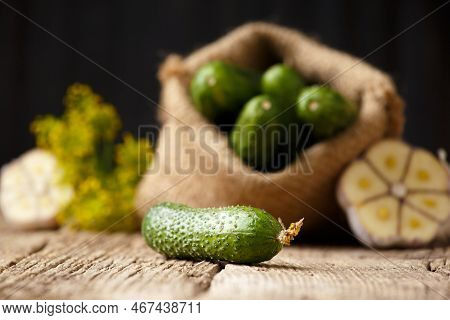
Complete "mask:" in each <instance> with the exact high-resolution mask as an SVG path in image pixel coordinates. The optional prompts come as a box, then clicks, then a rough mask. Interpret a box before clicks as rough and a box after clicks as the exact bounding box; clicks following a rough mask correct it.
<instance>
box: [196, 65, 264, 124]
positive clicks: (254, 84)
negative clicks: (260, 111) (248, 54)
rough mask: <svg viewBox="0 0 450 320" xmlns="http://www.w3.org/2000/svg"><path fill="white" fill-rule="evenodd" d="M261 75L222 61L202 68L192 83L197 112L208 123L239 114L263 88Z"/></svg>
mask: <svg viewBox="0 0 450 320" xmlns="http://www.w3.org/2000/svg"><path fill="white" fill-rule="evenodd" d="M260 81H261V77H260V75H259V74H258V73H256V72H253V71H250V70H244V69H241V68H238V67H236V66H233V65H230V64H227V63H224V62H222V61H212V62H210V63H207V64H205V65H204V66H202V67H201V68H200V69H199V70H198V71H197V72H196V74H195V75H194V77H193V78H192V80H191V84H190V91H191V97H192V100H193V101H194V104H195V107H196V108H197V110H198V111H199V112H200V113H202V114H203V115H204V116H205V117H206V118H208V119H209V120H217V119H218V118H219V117H222V116H226V117H229V116H230V115H233V114H237V112H238V110H239V109H240V108H241V107H242V105H243V104H244V103H245V102H246V101H247V100H249V99H250V98H251V97H253V96H254V95H256V94H258V92H260V89H261V85H260Z"/></svg>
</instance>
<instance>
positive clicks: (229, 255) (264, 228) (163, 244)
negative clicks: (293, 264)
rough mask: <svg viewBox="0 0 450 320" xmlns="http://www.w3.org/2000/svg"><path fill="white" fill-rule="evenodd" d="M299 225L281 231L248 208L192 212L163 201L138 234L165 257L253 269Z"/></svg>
mask: <svg viewBox="0 0 450 320" xmlns="http://www.w3.org/2000/svg"><path fill="white" fill-rule="evenodd" d="M302 224H303V219H302V220H300V221H298V222H296V223H292V224H291V225H290V227H289V228H288V229H285V228H284V226H283V224H282V223H281V221H278V220H276V219H275V218H274V217H273V216H272V215H271V214H269V213H268V212H266V211H264V210H262V209H257V208H252V207H249V206H232V207H222V208H191V207H188V206H186V205H183V204H177V203H169V202H165V203H160V204H158V205H155V206H154V207H152V208H150V210H149V212H148V213H147V215H146V216H145V217H144V220H143V222H142V235H143V236H144V238H145V241H146V242H147V244H148V245H149V246H150V247H151V248H153V249H154V250H156V251H158V252H160V253H162V254H164V255H165V256H167V257H168V258H178V259H188V260H211V261H225V262H233V263H242V264H252V263H258V262H262V261H267V260H270V259H271V258H273V257H274V256H275V255H276V254H277V253H278V252H280V250H281V249H282V247H283V245H289V244H290V242H291V241H292V240H293V239H294V237H295V236H296V235H297V234H298V233H299V231H300V228H301V226H302Z"/></svg>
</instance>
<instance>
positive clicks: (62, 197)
mask: <svg viewBox="0 0 450 320" xmlns="http://www.w3.org/2000/svg"><path fill="white" fill-rule="evenodd" d="M62 175H63V171H62V169H61V168H60V166H59V165H58V162H57V159H56V157H55V156H53V154H51V153H50V152H48V151H45V150H42V149H32V150H30V151H27V152H26V153H24V154H23V155H22V156H20V157H19V158H17V159H15V160H13V161H11V162H10V163H8V164H6V165H4V166H3V167H2V169H1V172H0V212H1V213H2V214H3V217H4V220H5V222H6V223H8V224H9V225H11V226H13V227H16V228H19V229H41V228H53V227H56V220H55V216H56V214H57V213H58V212H59V211H60V209H61V208H63V207H64V206H65V205H66V204H68V202H69V201H70V200H71V199H72V197H73V193H74V191H73V189H72V187H71V186H70V185H67V184H62V183H61V177H62Z"/></svg>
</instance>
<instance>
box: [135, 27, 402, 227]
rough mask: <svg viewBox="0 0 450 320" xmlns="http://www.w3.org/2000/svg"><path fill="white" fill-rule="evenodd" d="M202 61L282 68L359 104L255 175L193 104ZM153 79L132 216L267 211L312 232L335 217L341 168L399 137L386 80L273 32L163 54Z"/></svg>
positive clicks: (395, 103) (256, 30)
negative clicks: (152, 107)
mask: <svg viewBox="0 0 450 320" xmlns="http://www.w3.org/2000/svg"><path fill="white" fill-rule="evenodd" d="M211 60H223V61H226V62H229V63H233V64H235V65H238V66H241V67H245V68H251V69H258V70H264V69H265V68H267V67H268V66H270V65H271V64H273V63H274V62H279V61H281V62H283V63H286V64H288V65H290V66H292V67H293V68H295V69H296V70H297V71H298V72H299V73H300V74H301V75H302V76H303V77H304V78H306V79H307V80H308V81H311V82H315V83H327V84H328V85H330V86H331V87H332V88H334V89H336V90H338V91H339V92H340V93H341V94H343V95H344V96H345V97H346V98H348V99H350V100H351V101H353V102H355V103H356V104H358V106H359V108H360V112H359V117H358V119H357V121H356V122H355V123H354V124H353V125H352V126H351V127H350V128H348V129H347V130H346V131H344V132H343V133H341V134H339V135H337V136H336V137H334V138H331V139H328V140H324V141H321V142H319V143H317V144H314V145H312V146H311V147H309V148H308V149H307V150H305V151H304V152H302V153H300V156H299V157H298V158H297V160H296V161H295V162H293V163H291V164H290V165H289V166H287V167H286V168H284V169H283V170H281V171H277V172H273V173H261V172H256V171H254V170H252V169H251V168H249V167H247V166H246V165H245V164H244V163H243V162H242V161H241V160H240V159H239V158H238V157H237V156H236V155H235V154H234V153H233V151H232V150H231V149H230V148H229V145H228V140H227V136H226V134H224V133H223V132H221V131H220V130H219V128H217V127H216V126H214V125H213V124H211V123H209V122H208V120H207V119H205V118H204V117H203V116H202V115H201V114H199V113H198V112H197V111H196V109H195V107H194V106H193V104H192V101H191V99H190V96H189V81H190V79H191V77H192V75H193V74H194V73H195V71H196V70H197V69H198V68H199V67H201V66H202V65H203V64H205V63H207V62H209V61H211ZM159 79H160V81H161V85H162V92H161V98H160V105H161V109H160V111H159V119H160V120H161V122H162V128H161V132H160V136H159V139H158V143H157V146H156V156H155V160H154V162H153V165H152V168H150V170H149V172H148V173H147V174H146V175H145V176H144V178H143V179H142V181H141V183H140V185H139V188H138V192H137V196H136V206H137V208H139V212H140V213H141V214H143V213H145V212H146V211H147V209H148V207H149V206H151V205H153V204H155V203H158V202H161V201H174V202H181V203H185V204H188V205H191V206H194V207H212V206H214V207H217V206H226V205H235V204H245V205H251V206H255V207H259V208H263V209H266V210H267V211H269V212H270V213H272V214H273V215H274V216H276V217H281V218H282V219H283V221H285V222H286V223H287V222H291V221H293V220H296V219H298V218H300V217H305V229H306V227H307V229H308V230H314V229H315V228H316V227H319V228H320V227H322V226H323V224H324V221H325V220H324V219H323V217H321V215H326V216H327V217H329V218H332V219H334V218H335V217H333V216H334V215H336V214H338V209H337V205H336V200H335V190H334V189H335V181H336V179H337V177H338V176H339V174H340V172H341V171H342V170H343V169H344V167H345V166H346V165H347V164H348V163H349V162H350V161H351V160H353V159H354V158H355V157H357V156H358V155H359V154H360V153H361V152H362V151H364V150H365V149H366V148H367V147H368V146H370V145H371V144H372V143H374V142H376V141H377V140H379V139H382V138H383V137H399V136H400V135H401V133H402V130H403V123H404V117H403V102H402V99H401V98H400V97H399V96H398V94H397V92H396V89H395V85H394V84H393V82H392V80H391V79H390V77H389V76H388V75H386V74H385V73H383V72H381V71H379V70H377V69H376V68H374V67H372V66H370V65H368V64H367V63H365V62H363V61H361V60H359V59H357V58H355V57H352V56H351V55H349V54H346V53H343V52H340V51H337V50H334V49H331V48H329V47H327V46H325V45H323V44H321V43H319V42H317V41H315V40H313V39H311V38H310V37H308V36H306V35H304V34H302V33H301V32H298V31H296V30H292V29H288V28H285V27H281V26H278V25H274V24H269V23H263V22H255V23H249V24H246V25H243V26H241V27H239V28H237V29H235V30H234V31H232V32H230V33H229V34H227V35H225V36H224V37H222V38H220V39H218V40H217V41H215V42H213V43H211V44H208V45H206V46H205V47H203V48H200V49H198V50H197V51H194V52H193V53H192V54H190V55H189V56H187V57H184V58H183V57H180V56H178V55H170V56H169V57H167V59H166V61H165V62H164V63H163V64H162V66H161V68H160V71H159ZM180 132H182V133H180ZM205 168H208V169H207V170H206V169H205ZM305 168H309V169H311V170H306V171H305Z"/></svg>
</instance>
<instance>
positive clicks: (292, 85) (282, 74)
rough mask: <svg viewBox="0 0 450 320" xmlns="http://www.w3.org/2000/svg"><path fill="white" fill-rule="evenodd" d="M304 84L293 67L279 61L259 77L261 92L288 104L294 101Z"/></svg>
mask: <svg viewBox="0 0 450 320" xmlns="http://www.w3.org/2000/svg"><path fill="white" fill-rule="evenodd" d="M304 85H305V83H304V81H303V79H302V77H301V76H300V75H299V74H298V73H297V72H296V71H295V70H294V69H293V68H291V67H289V66H287V65H285V64H281V63H279V64H275V65H273V66H271V67H270V68H269V69H267V70H266V72H264V74H263V75H262V77H261V89H262V92H263V93H265V94H269V95H272V96H274V97H277V98H278V99H279V100H280V101H281V102H282V103H283V104H288V105H289V106H290V105H292V104H293V103H295V102H296V99H297V96H298V94H299V93H300V91H301V89H303V87H304ZM286 107H288V106H286Z"/></svg>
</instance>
